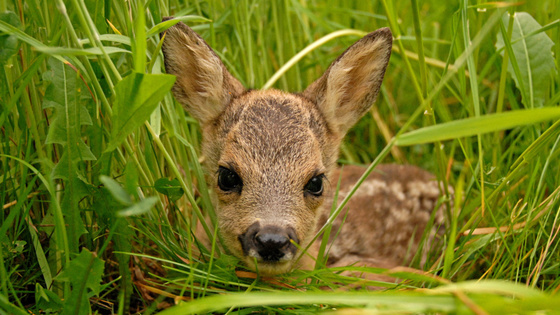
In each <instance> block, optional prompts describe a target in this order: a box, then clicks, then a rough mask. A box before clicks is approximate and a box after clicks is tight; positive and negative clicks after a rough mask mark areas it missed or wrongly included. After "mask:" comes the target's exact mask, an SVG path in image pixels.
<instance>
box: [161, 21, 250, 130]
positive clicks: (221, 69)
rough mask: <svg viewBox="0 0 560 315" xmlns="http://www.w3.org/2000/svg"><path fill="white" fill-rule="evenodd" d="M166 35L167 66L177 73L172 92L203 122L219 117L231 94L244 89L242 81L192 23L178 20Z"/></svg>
mask: <svg viewBox="0 0 560 315" xmlns="http://www.w3.org/2000/svg"><path fill="white" fill-rule="evenodd" d="M169 19H171V18H164V20H169ZM163 36H165V38H164V41H163V46H162V51H163V56H164V59H165V70H166V71H167V73H169V74H173V75H175V76H176V77H177V81H176V82H175V85H174V86H173V94H174V95H175V98H176V99H177V100H178V101H179V102H180V103H181V104H183V107H184V108H185V110H187V112H189V114H191V116H193V117H194V118H195V119H197V120H198V121H199V122H200V124H206V123H207V122H209V121H211V120H213V119H215V118H216V117H218V116H219V115H220V113H222V111H223V110H224V108H225V106H226V105H227V104H229V102H230V101H231V99H232V98H235V97H237V96H239V95H240V94H241V93H243V91H244V90H245V89H244V87H243V85H242V84H241V83H240V82H239V81H238V80H237V79H235V78H234V77H233V76H232V75H231V74H230V73H229V72H228V71H227V69H226V67H225V66H224V64H223V63H222V61H221V60H220V58H219V57H218V56H217V55H216V53H214V51H213V50H212V48H210V46H208V44H207V43H206V42H205V41H204V40H203V39H202V38H201V37H200V36H199V35H198V34H197V33H195V32H194V31H193V30H192V29H191V28H190V27H188V26H187V25H185V24H184V23H182V22H179V23H177V24H175V25H174V26H172V27H170V28H169V29H168V30H167V31H165V32H164V33H161V34H160V37H162V38H163Z"/></svg>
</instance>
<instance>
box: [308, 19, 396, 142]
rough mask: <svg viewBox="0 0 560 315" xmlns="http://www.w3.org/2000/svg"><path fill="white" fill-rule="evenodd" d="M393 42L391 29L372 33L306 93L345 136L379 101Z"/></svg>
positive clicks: (336, 62)
mask: <svg viewBox="0 0 560 315" xmlns="http://www.w3.org/2000/svg"><path fill="white" fill-rule="evenodd" d="M392 45H393V36H392V34H391V31H390V30H389V28H382V29H379V30H377V31H375V32H373V33H369V34H368V35H366V36H364V37H363V38H362V39H360V40H359V41H357V42H356V43H354V45H352V46H350V47H349V48H348V49H347V50H346V51H345V52H344V53H343V54H342V55H341V56H340V57H338V58H337V59H336V60H335V61H334V62H333V63H332V64H331V65H330V67H329V68H328V69H327V71H326V72H325V74H323V76H322V77H321V78H319V79H318V80H317V81H315V82H313V83H312V84H311V85H310V86H309V87H308V88H307V89H306V90H305V91H304V92H303V96H304V97H306V98H307V99H309V100H311V101H312V102H314V103H315V104H317V106H318V107H319V109H320V110H321V111H322V112H323V114H324V115H325V118H326V119H327V121H328V122H329V124H330V125H331V126H332V127H333V128H334V129H335V130H336V131H338V132H339V133H340V135H341V136H343V135H344V134H346V132H347V131H348V129H350V127H352V126H353V125H354V124H355V123H356V122H357V121H358V119H360V117H362V116H363V115H364V114H365V113H366V112H367V111H368V110H369V109H370V107H371V106H372V105H373V103H374V102H375V100H376V98H377V94H378V92H379V88H380V87H381V82H382V81H383V76H384V75H385V69H386V68H387V64H388V63H389V58H390V56H391V47H392Z"/></svg>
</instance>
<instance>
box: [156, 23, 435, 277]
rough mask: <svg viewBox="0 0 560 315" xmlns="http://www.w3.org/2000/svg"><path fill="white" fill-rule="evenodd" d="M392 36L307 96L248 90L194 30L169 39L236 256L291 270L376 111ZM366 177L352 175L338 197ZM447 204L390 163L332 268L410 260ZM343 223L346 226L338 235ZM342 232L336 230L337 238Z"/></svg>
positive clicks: (174, 70)
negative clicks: (346, 145)
mask: <svg viewBox="0 0 560 315" xmlns="http://www.w3.org/2000/svg"><path fill="white" fill-rule="evenodd" d="M391 46H392V35H391V32H390V31H389V29H387V28H385V29H380V30H377V31H375V32H373V33H370V34H368V35H366V36H365V37H364V38H362V39H361V40H359V41H358V42H356V43H355V44H354V45H352V46H351V47H350V48H348V49H347V50H346V51H345V52H344V53H343V54H342V55H341V56H340V57H339V58H338V59H337V60H335V61H334V62H333V63H332V64H331V66H330V67H329V68H328V69H327V71H326V72H325V74H324V75H323V76H322V77H321V78H319V79H318V80H317V81H315V82H314V83H313V84H311V85H310V86H309V87H308V88H307V89H306V90H305V91H304V92H302V93H300V94H291V93H286V92H282V91H277V90H265V91H257V90H246V89H245V88H244V87H243V86H242V85H241V83H240V82H239V81H238V80H237V79H235V78H234V77H233V76H232V75H231V74H230V73H229V72H228V71H227V69H226V68H225V66H224V65H223V63H222V62H221V61H220V59H219V58H218V57H217V55H216V54H215V53H214V52H213V51H212V49H211V48H210V47H209V46H208V45H207V44H206V42H204V40H202V39H201V38H200V36H198V35H197V34H196V33H195V32H194V31H192V30H191V29H190V28H189V27H187V26H186V25H185V24H183V23H178V24H176V25H175V26H173V27H171V28H170V29H169V30H168V31H166V35H165V40H164V43H163V53H164V56H165V66H166V70H167V72H168V73H170V74H174V75H176V76H177V81H176V83H175V86H174V88H173V92H174V95H175V97H176V99H177V100H178V101H179V102H180V103H182V104H183V106H184V108H185V109H186V110H187V111H188V112H189V113H190V114H191V115H192V116H193V117H194V118H196V119H197V120H198V121H199V123H200V126H201V128H202V136H203V142H202V152H203V155H204V156H205V168H206V171H207V177H208V183H209V186H210V188H211V189H212V190H213V191H214V192H215V195H216V213H217V216H218V224H219V226H218V231H219V233H220V234H221V236H222V238H223V240H224V243H225V246H226V250H227V251H229V252H230V253H232V254H234V255H235V256H237V257H239V258H240V259H241V260H242V261H243V262H244V263H245V264H246V266H247V267H248V268H250V269H253V270H258V271H259V272H261V273H263V274H266V275H273V274H278V273H283V272H286V271H289V270H290V269H292V268H294V267H300V266H296V265H295V261H296V260H297V258H298V256H299V255H300V254H301V253H300V248H305V247H306V246H307V245H308V244H309V242H310V241H311V239H312V238H313V236H314V235H315V233H316V231H317V227H318V224H323V223H324V222H325V220H326V218H327V216H328V213H329V210H330V208H331V204H332V195H333V193H334V191H335V189H334V188H333V187H335V186H336V183H337V182H338V179H339V175H340V172H339V171H338V170H336V160H337V158H338V151H339V145H340V142H341V141H342V139H343V137H344V136H345V134H346V132H347V131H348V129H349V128H350V127H352V126H353V125H354V124H355V123H356V122H357V121H358V119H360V117H361V116H363V115H364V114H365V113H366V112H367V111H368V110H369V109H370V107H371V106H372V104H374V102H375V99H376V97H377V94H378V91H379V88H380V86H381V82H382V80H383V76H384V73H385V69H386V67H387V64H388V62H389V57H390V54H391ZM361 172H363V169H361V168H357V167H345V168H344V169H343V171H342V186H341V189H340V192H339V193H338V195H339V200H340V199H342V198H341V197H343V196H344V195H345V194H346V193H347V192H348V191H349V187H350V186H351V185H352V184H354V182H355V181H356V180H357V178H358V177H359V176H360V175H361ZM438 195H439V192H438V188H437V184H436V182H435V181H433V176H432V175H431V174H430V173H428V172H425V171H423V170H420V169H418V168H415V167H412V166H396V165H389V166H381V167H380V168H379V169H378V171H377V172H374V173H373V174H372V176H370V178H369V179H368V180H367V181H366V182H364V184H363V185H362V186H361V187H360V189H359V190H358V192H357V194H356V196H354V198H353V199H352V200H351V202H350V203H349V204H348V207H349V209H350V210H349V213H348V217H347V219H346V222H345V224H344V225H343V226H342V229H341V230H340V233H339V235H338V237H337V238H336V240H335V239H333V240H331V241H332V244H333V246H332V249H331V251H330V256H329V264H330V265H341V264H346V263H355V262H361V263H363V264H367V265H371V266H386V267H389V266H394V265H398V264H400V263H402V262H403V261H404V259H405V258H406V257H405V256H406V253H407V251H410V250H412V251H414V250H415V248H416V246H417V243H418V239H419V236H420V235H421V234H422V232H423V230H424V227H425V225H426V222H427V221H428V219H429V216H430V213H431V212H432V210H433V209H434V205H435V201H436V200H437V197H438ZM341 220H342V216H340V217H339V218H338V219H337V221H335V227H334V229H333V231H337V230H338V226H339V225H340V223H341ZM334 234H336V233H334V232H333V233H332V235H334Z"/></svg>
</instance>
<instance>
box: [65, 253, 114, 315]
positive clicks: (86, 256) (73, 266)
mask: <svg viewBox="0 0 560 315" xmlns="http://www.w3.org/2000/svg"><path fill="white" fill-rule="evenodd" d="M103 269H104V262H103V260H101V259H99V258H97V257H96V256H95V255H94V254H92V253H91V252H90V251H89V250H87V249H86V248H84V249H82V252H81V253H80V254H79V255H78V256H77V257H76V258H74V259H72V260H71V261H70V265H68V268H66V269H64V270H63V271H62V272H61V273H60V274H59V275H58V276H57V277H56V280H58V281H62V282H70V284H71V286H72V291H71V293H70V296H69V297H67V298H66V299H65V300H64V310H63V312H62V314H88V313H90V312H91V310H90V307H89V301H88V299H89V296H90V295H99V292H100V289H101V285H100V282H101V277H102V276H103Z"/></svg>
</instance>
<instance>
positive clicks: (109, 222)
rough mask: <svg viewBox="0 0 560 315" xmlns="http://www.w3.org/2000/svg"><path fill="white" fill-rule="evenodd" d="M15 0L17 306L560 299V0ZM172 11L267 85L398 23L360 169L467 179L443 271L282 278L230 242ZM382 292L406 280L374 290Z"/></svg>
mask: <svg viewBox="0 0 560 315" xmlns="http://www.w3.org/2000/svg"><path fill="white" fill-rule="evenodd" d="M0 11H2V12H4V13H1V15H0V49H1V51H0V61H1V62H0V64H2V69H1V70H0V85H1V88H0V104H1V106H2V112H1V116H0V125H1V128H2V129H1V133H0V138H1V145H0V147H1V149H0V156H1V160H0V167H1V169H2V172H1V175H0V201H1V203H2V204H3V211H2V213H1V215H0V245H1V246H0V257H1V258H2V261H3V263H2V264H0V310H1V311H2V312H3V313H9V314H27V311H30V312H32V313H34V314H36V313H40V312H54V313H60V312H62V313H72V314H78V313H79V314H86V313H88V312H97V313H118V314H126V313H131V312H144V313H152V312H155V311H157V310H159V309H161V308H167V307H170V306H173V305H174V304H177V303H178V304H179V305H177V306H175V307H173V308H170V309H169V310H167V311H168V312H179V313H203V312H217V311H219V312H228V313H229V312H240V313H250V312H254V311H257V312H275V313H276V312H278V313H301V312H316V311H322V310H325V311H331V312H333V311H337V310H341V309H342V310H346V309H347V308H356V309H358V308H359V309H365V311H369V312H375V311H379V312H381V311H385V312H388V313H395V312H402V313H430V312H434V313H469V312H474V313H477V314H485V313H494V312H506V313H508V312H509V313H524V312H539V311H542V312H545V313H546V312H549V313H553V312H554V311H555V310H556V311H557V310H558V309H560V302H559V300H560V299H559V298H558V291H559V289H560V277H559V274H560V251H559V248H558V246H559V244H560V242H559V241H558V233H559V231H560V218H559V213H560V212H559V207H560V202H559V201H558V197H559V195H560V190H559V189H558V187H559V183H560V177H559V174H560V170H559V166H558V165H559V163H558V152H559V151H558V142H559V139H560V138H559V137H560V128H559V125H560V122H559V121H558V118H559V117H560V110H559V109H558V103H559V101H560V91H559V86H560V74H559V72H558V71H557V70H558V64H559V63H560V48H559V43H560V30H559V25H560V20H559V19H560V2H559V1H558V0H546V1H541V2H539V4H538V5H536V4H534V3H531V2H528V3H527V4H519V3H508V2H488V3H487V2H482V1H481V2H467V1H466V0H464V1H459V2H456V1H452V2H446V3H445V5H443V4H442V2H441V1H435V0H426V1H416V0H411V1H406V0H402V1H387V0H381V1H339V0H328V1H295V0H273V1H250V0H239V1H233V2H230V1H217V0H210V1H184V2H183V1H174V0H155V1H146V2H145V3H144V2H140V1H94V0H85V1H84V0H70V1H62V0H49V1H37V0H29V1H25V2H22V1H8V0H4V1H0ZM520 12H527V13H528V14H527V15H524V14H522V13H520ZM507 13H509V15H508V14H507ZM170 15H173V16H176V17H179V18H180V19H181V20H182V21H184V22H186V23H187V24H189V25H190V26H191V27H192V28H193V29H195V30H196V31H197V32H199V33H200V34H201V35H202V37H204V38H205V39H206V40H207V41H208V43H209V44H210V45H211V46H212V47H213V48H214V49H215V51H216V53H217V54H218V55H219V56H220V57H221V58H222V60H223V61H224V63H225V64H226V66H227V67H228V69H229V70H230V72H231V73H233V74H234V75H235V76H236V77H237V78H239V80H240V81H241V82H242V83H243V84H244V85H245V86H246V87H248V88H262V87H271V86H272V87H275V88H280V89H284V90H288V91H294V92H295V91H301V90H303V89H304V88H305V87H306V86H307V85H308V84H310V83H311V82H313V80H315V79H316V78H318V77H319V76H320V75H321V74H322V72H323V71H324V70H325V69H326V68H327V67H328V65H329V64H330V62H331V61H332V60H334V59H335V58H336V57H337V56H338V55H339V54H340V53H342V52H343V51H344V49H345V48H346V47H348V46H349V45H350V44H351V43H353V42H354V41H355V40H357V39H358V38H359V37H360V36H363V35H364V34H366V33H367V32H368V31H373V30H375V29H377V28H380V27H385V26H389V27H390V28H391V30H392V32H393V34H394V36H395V44H394V52H393V55H392V57H391V61H390V64H389V68H388V70H387V73H386V77H385V81H384V83H383V87H382V90H381V93H380V97H379V100H378V102H377V104H376V106H374V109H372V111H371V115H370V114H368V115H366V117H364V118H363V119H362V120H361V121H360V122H359V123H358V125H357V126H356V127H355V128H354V129H352V131H351V132H350V133H349V135H348V136H347V139H346V141H345V143H344V145H343V146H342V149H341V155H340V162H341V163H352V164H364V165H369V166H370V168H369V171H371V170H372V169H373V167H374V166H375V165H377V164H378V163H380V162H399V163H410V164H415V165H419V166H421V167H423V168H425V169H428V170H430V171H432V172H433V173H434V174H436V175H437V177H438V178H439V179H440V180H441V181H443V182H445V183H446V184H447V185H446V187H447V186H448V187H451V188H452V190H453V193H451V191H444V193H443V196H444V197H443V198H442V203H444V204H445V205H446V207H445V208H446V209H447V211H446V219H447V228H446V231H445V237H444V240H443V242H442V243H441V244H440V246H438V247H437V248H432V249H431V250H430V253H429V254H428V257H427V262H426V264H424V265H423V269H424V270H425V271H426V272H424V271H421V270H420V262H419V261H415V262H413V263H412V265H411V266H410V267H411V268H408V269H405V268H402V269H399V270H393V271H391V273H392V274H393V275H394V276H396V277H399V278H400V279H404V280H403V281H404V282H402V283H401V284H399V285H395V284H391V283H382V282H371V281H370V282H368V281H365V280H362V279H361V278H352V277H347V276H342V275H341V274H340V273H341V272H342V271H348V270H351V271H358V272H365V273H380V272H386V271H384V270H377V269H372V268H358V267H353V266H349V267H343V268H334V269H323V268H318V269H317V270H314V271H302V270H299V271H294V272H293V273H291V274H287V275H284V276H281V277H278V278H275V279H266V278H260V277H258V276H257V275H256V274H254V273H250V272H246V271H243V270H242V269H240V268H238V267H239V266H238V261H237V260H236V259H235V258H233V257H230V256H228V255H227V254H225V253H223V252H222V248H221V245H220V239H219V236H217V235H216V233H215V232H216V230H215V226H213V225H207V224H206V223H205V221H204V220H203V218H204V216H205V215H208V216H210V217H211V218H212V219H213V218H214V216H215V214H214V210H213V206H212V200H211V197H210V192H209V191H208V190H207V188H206V184H205V178H204V174H203V171H202V168H201V166H200V161H201V160H203V159H204V157H201V156H200V155H199V142H200V131H199V128H198V125H197V123H196V122H195V121H194V120H193V119H192V118H191V117H189V116H188V114H186V113H185V112H184V111H183V109H182V108H181V106H180V105H179V104H177V103H176V101H174V99H173V97H172V96H171V94H170V93H169V89H170V87H171V84H172V83H173V80H174V78H173V77H170V76H167V75H164V74H162V73H163V72H164V71H163V66H162V55H161V52H160V48H161V40H160V38H159V35H158V33H159V32H161V31H163V30H165V29H166V28H168V27H170V26H171V24H172V23H173V22H169V21H168V22H164V23H161V21H162V18H163V17H165V16H170ZM529 18H534V20H535V21H536V22H535V23H538V24H536V25H535V24H534V23H533V24H531V23H532V22H531V23H529V22H528V21H530V19H529ZM539 24H540V25H539ZM516 27H518V28H516ZM520 30H521V31H522V32H521V35H520V34H519V31H520ZM523 32H524V33H523ZM548 41H550V43H555V45H554V46H552V47H551V46H550V45H549V42H548ZM520 45H521V46H520ZM520 47H521V48H520ZM523 47H524V48H525V50H523V49H522V48H523ZM524 56H525V57H524ZM527 56H529V57H528V58H527ZM535 56H537V57H535ZM535 58H536V59H535ZM527 60H530V61H529V62H527ZM535 60H536V61H535ZM372 162H373V163H372ZM337 210H341V209H337ZM214 221H215V220H214V219H213V222H214ZM197 222H201V223H202V226H203V227H202V230H203V233H204V234H207V236H208V237H209V238H210V239H211V240H214V242H213V244H214V245H213V246H212V247H211V248H205V247H204V246H203V245H201V243H200V242H199V241H198V240H197V238H196V237H197V236H198V235H200V234H197V235H196V236H195V234H194V230H195V227H196V225H197ZM364 237H367V235H364ZM200 252H201V253H203V255H202V256H200V255H198V254H197V253H200ZM236 268H237V269H236ZM372 285H375V286H380V287H386V288H387V290H386V291H384V292H366V291H365V290H356V289H360V288H363V287H367V286H372ZM279 291H287V292H282V294H280V293H279ZM341 291H348V292H341ZM225 293H228V294H225ZM238 293H243V294H238Z"/></svg>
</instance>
